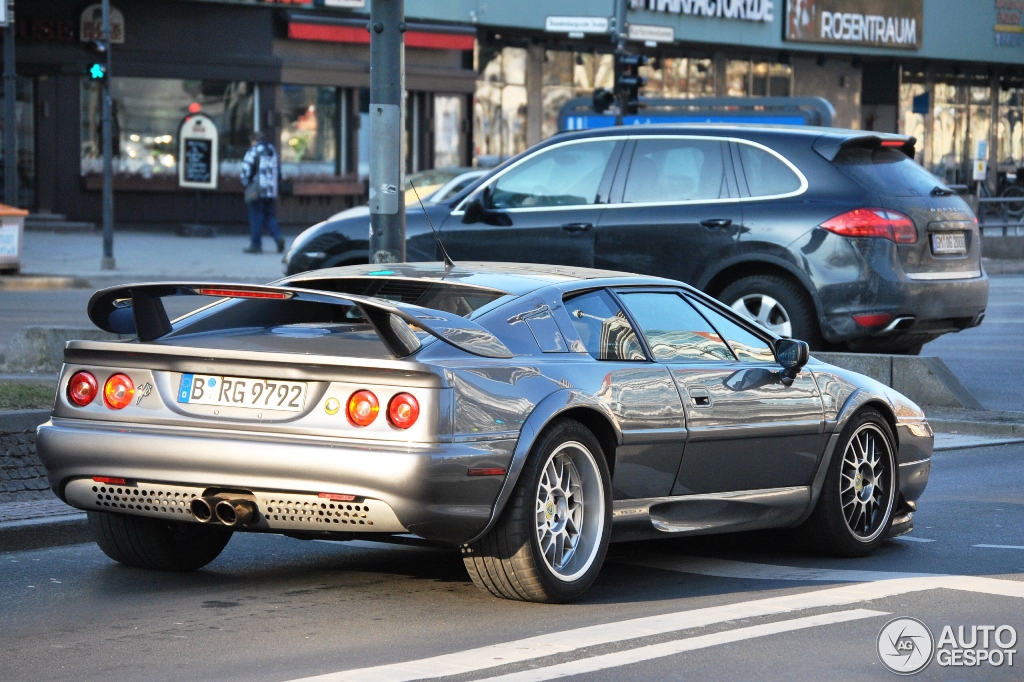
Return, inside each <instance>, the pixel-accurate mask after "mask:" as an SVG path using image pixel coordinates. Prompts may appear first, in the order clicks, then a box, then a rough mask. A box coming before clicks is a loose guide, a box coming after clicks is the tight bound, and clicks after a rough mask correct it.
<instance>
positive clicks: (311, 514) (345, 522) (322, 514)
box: [261, 499, 373, 526]
mask: <svg viewBox="0 0 1024 682" xmlns="http://www.w3.org/2000/svg"><path fill="white" fill-rule="evenodd" d="M261 502H262V503H263V504H262V507H263V509H264V513H265V514H266V516H267V521H269V522H270V525H271V526H273V525H274V521H287V522H292V523H296V522H298V523H301V522H307V523H310V524H318V523H319V524H326V525H331V526H335V525H342V526H372V525H373V518H371V516H370V507H369V505H366V504H363V503H362V502H360V503H355V502H301V501H298V500H287V499H276V500H275V499H264V500H261Z"/></svg>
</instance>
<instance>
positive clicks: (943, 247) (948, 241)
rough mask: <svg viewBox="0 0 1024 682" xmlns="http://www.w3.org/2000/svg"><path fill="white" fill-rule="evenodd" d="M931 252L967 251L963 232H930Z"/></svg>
mask: <svg viewBox="0 0 1024 682" xmlns="http://www.w3.org/2000/svg"><path fill="white" fill-rule="evenodd" d="M932 253H935V254H947V253H967V241H966V239H964V233H963V232H937V233H933V234H932Z"/></svg>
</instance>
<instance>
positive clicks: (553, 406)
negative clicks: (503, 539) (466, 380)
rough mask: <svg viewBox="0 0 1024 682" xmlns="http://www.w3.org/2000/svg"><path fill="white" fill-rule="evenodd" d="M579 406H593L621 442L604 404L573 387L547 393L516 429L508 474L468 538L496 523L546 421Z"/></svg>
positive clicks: (611, 416) (550, 420)
mask: <svg viewBox="0 0 1024 682" xmlns="http://www.w3.org/2000/svg"><path fill="white" fill-rule="evenodd" d="M581 407H582V408H586V409H590V410H593V411H594V412H597V413H598V414H600V415H601V416H602V417H604V418H605V419H606V420H607V421H608V423H609V424H611V427H612V429H614V431H615V442H616V444H617V445H621V444H622V429H621V427H620V426H619V423H618V421H617V420H616V419H615V416H614V415H613V414H612V412H611V410H610V409H608V406H607V405H605V404H604V403H602V402H601V401H600V400H597V399H596V398H594V397H593V396H591V395H589V394H587V393H583V392H580V391H577V390H574V389H563V390H561V391H557V392H555V393H552V394H551V395H549V396H547V397H546V398H544V399H543V400H541V401H540V402H539V403H538V404H537V406H536V407H535V408H533V412H531V413H530V416H529V417H527V418H526V421H525V422H523V426H522V429H521V430H520V432H519V441H518V442H517V443H516V449H515V452H514V453H513V454H512V462H511V464H509V467H508V474H507V475H506V476H505V484H504V485H503V486H502V487H501V492H499V493H498V499H497V500H496V501H495V503H494V511H493V512H492V513H491V518H490V520H489V521H488V522H487V525H486V526H485V527H484V529H483V530H482V531H480V532H479V533H478V534H477V535H476V537H474V538H472V539H471V540H469V541H468V542H475V541H477V540H479V539H480V538H482V537H483V536H484V535H486V534H487V533H488V532H490V530H491V528H493V527H494V524H495V523H497V521H498V519H499V518H500V517H501V513H502V511H504V509H505V505H506V504H507V503H508V500H509V498H510V497H511V496H512V491H513V490H515V487H516V483H517V482H518V481H519V474H520V473H522V471H523V466H524V465H525V464H526V458H527V457H528V456H529V454H530V451H531V450H532V449H533V445H534V443H536V442H537V439H538V438H539V437H540V434H541V433H542V432H543V431H544V429H545V428H546V427H547V425H548V424H550V423H551V422H552V421H553V420H554V419H556V418H557V417H558V416H559V415H560V414H563V413H565V412H567V411H569V410H572V409H576V408H581Z"/></svg>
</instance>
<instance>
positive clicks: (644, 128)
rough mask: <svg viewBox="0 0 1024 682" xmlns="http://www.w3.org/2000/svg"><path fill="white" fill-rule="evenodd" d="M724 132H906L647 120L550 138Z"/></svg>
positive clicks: (789, 134) (840, 135)
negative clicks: (656, 121) (655, 121)
mask: <svg viewBox="0 0 1024 682" xmlns="http://www.w3.org/2000/svg"><path fill="white" fill-rule="evenodd" d="M672 134H675V135H678V134H685V135H726V134H732V135H735V136H736V137H741V138H742V137H745V136H748V135H751V134H753V135H774V136H780V135H782V136H787V137H802V138H806V139H807V140H814V139H817V138H819V137H821V136H822V135H828V136H830V137H834V138H840V139H849V138H855V137H864V136H875V137H881V138H893V139H900V140H903V139H907V136H906V135H897V134H894V133H880V132H877V131H873V130H850V129H848V128H827V127H823V126H793V125H782V124H768V123H646V124H644V125H628V126H610V127H607V128H593V129H590V130H580V131H566V132H561V133H558V134H557V135H555V136H554V137H552V138H549V140H558V141H565V140H570V139H577V138H587V137H607V136H613V135H672Z"/></svg>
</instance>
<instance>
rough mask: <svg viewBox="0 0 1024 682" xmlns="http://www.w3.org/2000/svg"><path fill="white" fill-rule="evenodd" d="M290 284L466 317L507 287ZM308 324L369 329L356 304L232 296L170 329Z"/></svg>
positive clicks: (352, 281) (349, 281)
mask: <svg viewBox="0 0 1024 682" xmlns="http://www.w3.org/2000/svg"><path fill="white" fill-rule="evenodd" d="M289 285H290V286H294V287H295V288H298V289H313V290H316V291H327V292H332V293H339V294H351V295H358V296H369V297H373V298H382V299H386V300H389V301H396V302H401V303H409V304H412V305H418V306H422V307H424V308H432V309H434V310H443V311H444V312H447V313H454V314H455V315H460V316H462V317H467V318H468V317H471V316H472V315H473V313H474V312H476V311H477V310H479V309H481V308H483V307H484V306H486V305H487V304H489V303H491V302H493V301H496V300H497V299H499V298H502V297H506V296H509V294H506V293H505V292H502V291H496V290H494V289H482V288H477V287H467V286H461V285H457V284H448V283H445V282H425V281H423V280H401V279H387V278H366V279H362V278H339V279H328V278H324V279H310V280H301V281H295V282H289V283H288V284H286V285H285V286H289ZM311 324H312V325H334V326H335V327H336V331H341V330H343V329H351V330H353V331H362V330H365V329H368V327H366V320H364V319H363V315H362V313H361V312H360V311H359V309H358V308H356V307H355V306H349V305H337V304H331V303H319V302H315V301H275V300H264V299H233V300H228V301H225V302H224V303H222V304H220V305H217V306H214V307H212V308H208V309H206V310H205V311H201V312H200V313H199V314H198V315H196V316H195V317H193V318H189V317H186V318H184V319H182V320H180V324H178V323H176V325H175V326H176V330H175V333H174V334H175V335H176V334H179V333H182V334H196V333H203V332H210V331H219V330H224V329H250V328H257V327H259V328H269V327H284V326H289V325H311Z"/></svg>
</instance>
